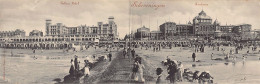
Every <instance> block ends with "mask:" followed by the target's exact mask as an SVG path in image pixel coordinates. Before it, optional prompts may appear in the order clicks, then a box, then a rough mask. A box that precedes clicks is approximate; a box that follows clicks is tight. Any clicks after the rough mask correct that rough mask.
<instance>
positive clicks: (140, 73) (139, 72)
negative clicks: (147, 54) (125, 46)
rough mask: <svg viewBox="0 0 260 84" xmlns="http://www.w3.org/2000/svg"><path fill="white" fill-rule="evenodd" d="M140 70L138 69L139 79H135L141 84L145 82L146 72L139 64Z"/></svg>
mask: <svg viewBox="0 0 260 84" xmlns="http://www.w3.org/2000/svg"><path fill="white" fill-rule="evenodd" d="M137 64H138V66H139V68H138V77H137V78H136V79H135V80H136V81H139V79H140V80H141V82H145V79H144V76H143V73H144V72H143V71H144V68H145V67H144V65H143V64H141V63H139V62H137Z"/></svg>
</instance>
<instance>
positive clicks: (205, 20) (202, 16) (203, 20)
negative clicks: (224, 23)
mask: <svg viewBox="0 0 260 84" xmlns="http://www.w3.org/2000/svg"><path fill="white" fill-rule="evenodd" d="M195 19H197V20H198V23H200V24H211V23H212V19H211V17H210V16H208V15H207V14H206V13H205V12H204V11H203V10H202V11H201V12H200V13H199V14H198V16H196V17H194V19H193V21H195ZM194 23H195V22H194Z"/></svg>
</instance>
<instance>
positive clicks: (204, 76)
mask: <svg viewBox="0 0 260 84" xmlns="http://www.w3.org/2000/svg"><path fill="white" fill-rule="evenodd" d="M199 73H200V71H195V72H192V71H191V70H189V69H188V68H187V69H184V73H183V77H184V78H185V79H187V80H188V81H191V82H194V81H196V82H199V83H204V82H207V83H213V79H214V78H213V77H212V76H211V75H210V73H209V71H203V72H201V73H200V75H199Z"/></svg>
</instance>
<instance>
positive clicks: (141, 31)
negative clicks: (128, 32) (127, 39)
mask: <svg viewBox="0 0 260 84" xmlns="http://www.w3.org/2000/svg"><path fill="white" fill-rule="evenodd" d="M149 34H150V29H149V28H146V27H145V26H143V27H141V28H138V29H137V32H136V33H135V38H136V39H139V40H143V39H146V40H148V38H149Z"/></svg>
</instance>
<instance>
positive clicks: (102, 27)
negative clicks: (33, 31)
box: [46, 16, 118, 41]
mask: <svg viewBox="0 0 260 84" xmlns="http://www.w3.org/2000/svg"><path fill="white" fill-rule="evenodd" d="M97 24H98V25H97V26H94V25H93V26H86V25H80V26H76V27H67V26H65V25H63V24H62V23H57V24H52V23H51V20H46V36H52V37H100V40H109V41H110V40H115V39H118V35H117V25H116V23H115V22H114V17H113V16H110V17H109V18H108V24H103V22H98V23H97Z"/></svg>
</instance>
